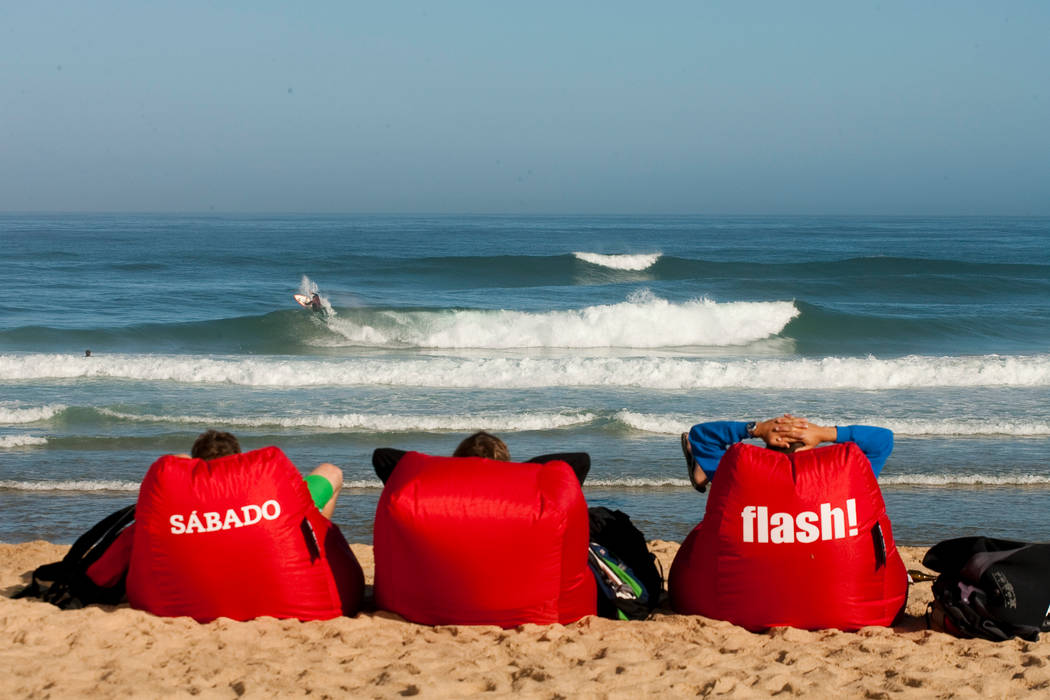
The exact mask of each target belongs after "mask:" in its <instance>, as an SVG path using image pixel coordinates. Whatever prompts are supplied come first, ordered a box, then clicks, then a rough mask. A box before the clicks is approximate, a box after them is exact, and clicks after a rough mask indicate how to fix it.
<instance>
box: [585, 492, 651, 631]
mask: <svg viewBox="0 0 1050 700" xmlns="http://www.w3.org/2000/svg"><path fill="white" fill-rule="evenodd" d="M588 515H589V516H590V528H591V551H590V554H589V555H588V556H589V563H590V567H591V571H592V573H594V577H595V580H596V582H597V583H598V614H599V615H601V616H602V617H608V618H611V619H614V620H615V619H620V620H642V619H645V618H647V617H649V615H650V614H651V613H652V611H653V610H654V609H655V608H656V606H657V605H658V604H659V603H660V595H661V594H662V592H663V585H664V578H663V575H662V574H661V572H660V570H659V569H658V568H657V565H656V557H655V556H654V555H653V553H652V552H650V551H649V545H648V544H647V543H646V540H645V535H643V534H642V531H641V530H639V529H638V528H637V527H635V525H634V523H632V522H631V518H630V517H628V515H627V514H626V513H624V512H623V511H621V510H610V509H608V508H604V507H597V508H589V509H588Z"/></svg>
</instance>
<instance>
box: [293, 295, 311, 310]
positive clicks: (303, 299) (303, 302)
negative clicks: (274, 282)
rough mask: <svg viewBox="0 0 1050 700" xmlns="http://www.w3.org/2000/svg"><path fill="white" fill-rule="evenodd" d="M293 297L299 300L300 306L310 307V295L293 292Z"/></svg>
mask: <svg viewBox="0 0 1050 700" xmlns="http://www.w3.org/2000/svg"><path fill="white" fill-rule="evenodd" d="M292 297H294V298H295V300H296V301H297V302H299V306H302V307H305V308H307V309H309V308H310V297H308V296H306V295H305V294H293V295H292Z"/></svg>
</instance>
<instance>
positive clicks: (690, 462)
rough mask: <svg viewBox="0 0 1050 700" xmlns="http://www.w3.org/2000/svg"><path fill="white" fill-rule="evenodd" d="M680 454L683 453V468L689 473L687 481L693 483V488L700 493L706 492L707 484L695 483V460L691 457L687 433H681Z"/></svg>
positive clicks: (691, 452) (691, 451)
mask: <svg viewBox="0 0 1050 700" xmlns="http://www.w3.org/2000/svg"><path fill="white" fill-rule="evenodd" d="M682 454H683V455H685V469H686V472H687V473H688V474H689V483H690V484H692V485H693V488H694V489H696V490H697V491H699V492H700V493H706V492H707V484H706V483H703V484H698V483H696V470H697V468H698V467H697V466H696V460H694V459H693V450H692V448H690V447H689V434H688V433H682Z"/></svg>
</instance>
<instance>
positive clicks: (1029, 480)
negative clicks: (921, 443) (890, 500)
mask: <svg viewBox="0 0 1050 700" xmlns="http://www.w3.org/2000/svg"><path fill="white" fill-rule="evenodd" d="M879 483H880V484H882V485H893V486H1048V485H1050V476H1044V475H1041V474H1018V475H1012V476H996V475H992V474H900V475H895V476H882V477H879Z"/></svg>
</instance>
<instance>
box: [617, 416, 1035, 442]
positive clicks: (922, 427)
mask: <svg viewBox="0 0 1050 700" xmlns="http://www.w3.org/2000/svg"><path fill="white" fill-rule="evenodd" d="M806 417H807V418H808V419H809V420H811V421H812V422H814V423H817V424H819V425H834V424H836V423H840V424H843V423H847V422H848V423H851V424H859V425H878V426H881V427H883V428H889V429H890V430H892V431H893V432H894V434H896V435H898V436H905V437H980V436H998V435H1002V436H1009V437H1043V436H1047V435H1050V422H1046V421H1037V420H1004V419H1001V418H981V419H978V418H967V419H959V418H943V419H939V420H930V419H922V420H918V419H899V418H886V417H880V416H867V417H861V418H857V419H850V420H849V421H843V420H836V419H833V418H825V417H821V416H806ZM615 418H616V420H617V421H619V422H620V423H622V424H623V425H626V426H627V427H628V428H632V429H634V430H640V431H642V432H647V433H657V434H662V435H677V434H679V433H681V432H684V431H686V430H689V428H690V427H691V426H693V425H694V424H696V423H702V422H704V421H707V420H724V419H726V417H724V416H723V417H721V418H717V417H709V416H688V415H685V414H660V413H636V412H634V411H626V410H625V411H619V412H618V413H617V414H616V417H615ZM735 418H736V417H733V416H731V417H729V419H735Z"/></svg>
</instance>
